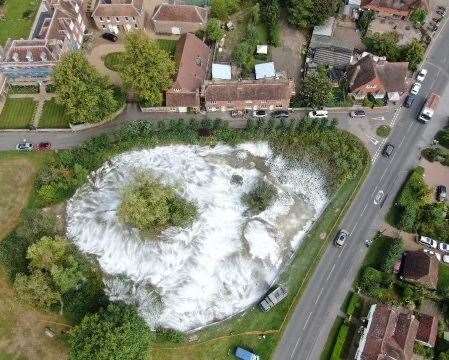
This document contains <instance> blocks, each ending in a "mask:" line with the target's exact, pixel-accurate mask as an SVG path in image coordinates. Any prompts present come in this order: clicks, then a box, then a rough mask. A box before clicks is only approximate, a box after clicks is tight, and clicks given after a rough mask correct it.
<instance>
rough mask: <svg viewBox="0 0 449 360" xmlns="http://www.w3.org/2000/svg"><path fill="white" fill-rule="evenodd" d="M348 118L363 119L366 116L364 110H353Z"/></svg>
mask: <svg viewBox="0 0 449 360" xmlns="http://www.w3.org/2000/svg"><path fill="white" fill-rule="evenodd" d="M349 116H350V117H352V118H356V117H365V116H366V112H365V110H362V109H359V110H354V111H351V112H350V113H349Z"/></svg>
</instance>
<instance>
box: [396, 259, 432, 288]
mask: <svg viewBox="0 0 449 360" xmlns="http://www.w3.org/2000/svg"><path fill="white" fill-rule="evenodd" d="M401 275H402V277H403V278H404V279H405V280H409V281H413V282H417V283H419V284H421V285H424V286H426V287H428V288H431V289H436V287H437V283H438V260H437V259H436V258H435V257H434V256H431V255H429V254H426V253H425V252H423V251H407V252H406V253H405V254H404V257H403V259H402V271H401Z"/></svg>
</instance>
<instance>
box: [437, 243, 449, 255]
mask: <svg viewBox="0 0 449 360" xmlns="http://www.w3.org/2000/svg"><path fill="white" fill-rule="evenodd" d="M438 249H439V250H440V251H442V252H445V253H449V244H446V243H444V242H440V243H439V244H438Z"/></svg>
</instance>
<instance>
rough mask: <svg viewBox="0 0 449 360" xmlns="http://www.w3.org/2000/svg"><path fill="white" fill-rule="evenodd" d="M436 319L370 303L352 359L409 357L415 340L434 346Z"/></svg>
mask: <svg viewBox="0 0 449 360" xmlns="http://www.w3.org/2000/svg"><path fill="white" fill-rule="evenodd" d="M437 325H438V320H437V319H436V318H435V317H433V316H431V315H426V314H420V313H418V314H416V315H414V314H412V313H410V312H408V311H402V310H400V309H398V308H393V307H390V306H388V305H382V304H374V305H372V306H371V308H370V310H369V313H368V316H367V325H366V327H365V328H364V329H363V333H362V336H361V337H360V341H359V345H358V348H357V351H356V354H355V359H356V360H387V359H391V360H409V359H412V358H413V347H414V343H415V341H417V342H420V343H423V344H424V345H427V346H434V344H435V340H436V335H437Z"/></svg>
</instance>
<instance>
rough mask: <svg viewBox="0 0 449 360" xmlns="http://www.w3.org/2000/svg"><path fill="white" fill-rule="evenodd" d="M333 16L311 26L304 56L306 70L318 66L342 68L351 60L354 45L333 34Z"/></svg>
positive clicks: (334, 22) (334, 24)
mask: <svg viewBox="0 0 449 360" xmlns="http://www.w3.org/2000/svg"><path fill="white" fill-rule="evenodd" d="M336 26H337V23H336V20H335V18H333V17H331V18H329V19H328V20H327V21H326V22H325V23H324V24H323V25H321V26H315V27H314V28H313V33H312V38H311V39H310V45H309V51H308V54H307V57H306V65H307V69H308V70H315V69H317V68H318V67H319V66H328V67H332V68H333V67H336V68H344V69H346V68H347V66H348V65H349V64H350V63H351V61H352V54H353V52H354V46H352V45H351V44H350V43H349V42H347V41H345V40H344V39H339V38H337V37H336V36H335V28H336Z"/></svg>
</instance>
